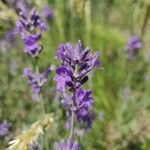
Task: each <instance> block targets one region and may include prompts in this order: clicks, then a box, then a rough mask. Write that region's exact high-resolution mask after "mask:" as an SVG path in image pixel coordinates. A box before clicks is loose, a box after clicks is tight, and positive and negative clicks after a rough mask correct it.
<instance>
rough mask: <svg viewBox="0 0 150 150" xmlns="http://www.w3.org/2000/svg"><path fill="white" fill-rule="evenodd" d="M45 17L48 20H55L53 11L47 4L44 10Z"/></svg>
mask: <svg viewBox="0 0 150 150" xmlns="http://www.w3.org/2000/svg"><path fill="white" fill-rule="evenodd" d="M43 16H44V17H45V18H46V19H53V18H54V14H53V11H52V9H51V8H50V7H49V6H48V5H47V4H46V5H45V6H44V8H43Z"/></svg>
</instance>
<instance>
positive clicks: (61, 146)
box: [55, 139, 80, 150]
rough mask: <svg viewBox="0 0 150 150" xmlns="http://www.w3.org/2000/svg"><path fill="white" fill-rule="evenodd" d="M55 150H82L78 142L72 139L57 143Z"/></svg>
mask: <svg viewBox="0 0 150 150" xmlns="http://www.w3.org/2000/svg"><path fill="white" fill-rule="evenodd" d="M55 150H80V147H79V145H78V143H77V142H74V141H73V140H72V139H67V141H66V142H65V141H64V140H61V141H59V142H56V143H55Z"/></svg>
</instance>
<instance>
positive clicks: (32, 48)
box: [17, 6, 101, 150]
mask: <svg viewBox="0 0 150 150" xmlns="http://www.w3.org/2000/svg"><path fill="white" fill-rule="evenodd" d="M44 9H45V13H46V15H47V14H49V15H50V10H48V8H47V6H45V8H44ZM49 15H47V16H49ZM20 17H21V18H20V20H19V21H18V22H17V29H18V31H19V32H20V34H21V38H22V40H23V43H24V52H25V53H26V54H27V55H28V56H30V57H31V58H33V59H34V60H35V62H36V67H35V73H34V72H32V71H31V70H30V69H29V68H25V69H24V73H23V74H24V76H25V77H26V78H27V79H28V82H29V84H30V85H31V86H32V90H33V93H35V94H37V93H40V91H41V88H42V86H43V85H44V84H45V83H46V82H47V78H48V74H49V73H50V72H51V68H50V67H48V68H47V69H46V71H45V72H44V73H41V74H40V73H39V69H37V67H38V65H37V60H38V57H39V54H40V52H41V51H42V48H43V46H42V44H41V42H40V40H41V37H42V33H43V32H44V31H45V30H46V24H45V22H44V21H43V20H42V18H41V16H40V15H39V14H38V11H37V9H35V8H34V9H32V10H31V12H30V13H29V14H28V13H27V10H25V9H22V11H21V12H20ZM98 56H99V53H98V52H94V53H93V54H92V53H90V48H86V49H84V48H83V46H82V43H81V41H80V40H79V41H78V42H77V44H76V45H73V44H71V43H66V44H61V45H60V46H59V48H58V51H57V55H56V59H60V60H61V61H62V63H61V65H60V66H59V67H58V68H57V69H56V74H57V75H56V76H55V77H54V80H55V81H56V82H57V90H58V91H60V92H61V93H62V95H63V99H62V100H61V104H62V105H63V106H64V108H65V110H66V116H67V121H66V124H68V129H70V137H69V138H68V139H67V141H66V142H65V141H64V140H62V141H60V142H56V143H55V149H56V150H65V149H68V150H80V147H79V145H78V144H77V142H74V136H75V126H79V127H80V128H81V129H84V130H87V129H88V128H91V126H92V122H93V119H94V112H93V103H94V100H93V98H92V96H91V95H92V91H91V90H85V89H83V88H82V86H83V85H84V84H85V83H86V82H87V81H88V73H89V72H91V71H92V69H93V68H95V67H97V68H99V67H100V66H101V65H100V62H99V60H98Z"/></svg>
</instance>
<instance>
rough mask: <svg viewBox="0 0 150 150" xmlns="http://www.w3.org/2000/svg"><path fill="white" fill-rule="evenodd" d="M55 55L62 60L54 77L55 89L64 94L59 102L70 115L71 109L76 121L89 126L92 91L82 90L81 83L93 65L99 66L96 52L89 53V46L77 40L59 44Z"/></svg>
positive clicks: (91, 116) (86, 77)
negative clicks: (83, 45)
mask: <svg viewBox="0 0 150 150" xmlns="http://www.w3.org/2000/svg"><path fill="white" fill-rule="evenodd" d="M56 57H57V58H60V59H61V60H62V65H61V66H60V67H58V68H57V70H56V73H57V75H56V76H55V77H54V80H55V81H56V82H57V89H58V90H59V91H61V92H62V93H63V95H64V99H63V100H62V101H61V102H62V103H63V105H64V107H65V108H66V110H67V111H68V112H69V114H70V115H71V112H72V111H74V112H75V119H76V120H77V121H78V122H80V123H81V124H82V125H85V126H86V127H91V124H92V120H93V117H94V115H93V111H92V104H93V99H92V97H91V94H92V91H90V90H83V89H82V88H81V85H83V84H84V83H85V82H86V81H87V80H88V75H87V74H88V72H90V71H91V70H92V69H93V68H94V67H100V62H99V61H98V52H95V53H94V54H91V53H90V49H89V48H86V49H83V47H82V43H81V41H80V40H79V41H78V42H77V44H76V45H75V46H74V45H72V44H70V43H66V44H61V45H60V46H59V48H58V52H57V56H56ZM67 91H70V94H69V93H68V92H67ZM69 120H70V118H69ZM85 126H84V127H85Z"/></svg>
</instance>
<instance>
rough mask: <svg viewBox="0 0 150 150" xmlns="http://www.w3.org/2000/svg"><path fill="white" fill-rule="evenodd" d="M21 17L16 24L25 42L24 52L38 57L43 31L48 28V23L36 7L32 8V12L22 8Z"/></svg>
mask: <svg viewBox="0 0 150 150" xmlns="http://www.w3.org/2000/svg"><path fill="white" fill-rule="evenodd" d="M20 17H21V18H20V20H19V21H17V23H16V26H17V30H18V32H19V33H20V34H21V37H22V40H23V43H24V52H25V53H26V54H28V55H29V56H32V57H36V56H38V54H39V53H40V52H41V50H42V45H40V44H39V42H40V39H41V36H42V32H43V31H45V30H46V24H45V22H44V21H43V20H42V18H41V16H40V15H39V14H38V12H37V10H36V9H35V8H33V9H32V10H31V12H30V14H27V12H26V10H22V11H21V12H20Z"/></svg>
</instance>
